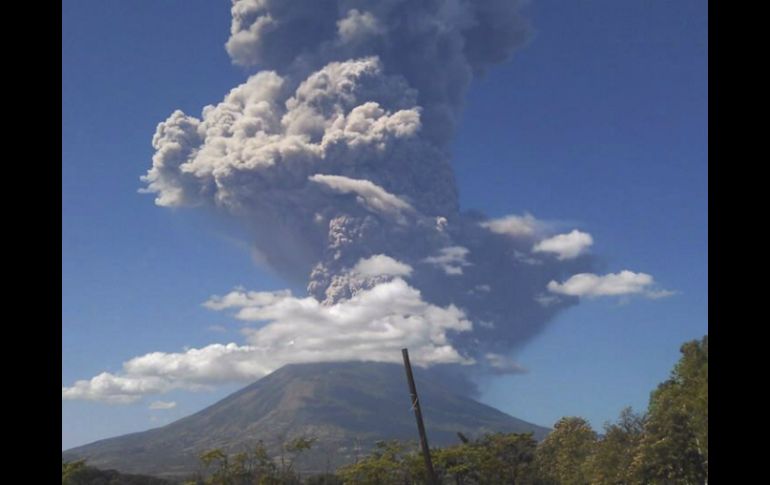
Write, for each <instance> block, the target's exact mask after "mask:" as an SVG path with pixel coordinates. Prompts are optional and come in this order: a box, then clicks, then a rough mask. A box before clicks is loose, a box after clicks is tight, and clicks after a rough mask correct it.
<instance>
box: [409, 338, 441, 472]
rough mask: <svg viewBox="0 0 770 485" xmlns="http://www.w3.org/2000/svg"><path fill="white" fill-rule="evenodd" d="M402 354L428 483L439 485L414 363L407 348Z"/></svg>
mask: <svg viewBox="0 0 770 485" xmlns="http://www.w3.org/2000/svg"><path fill="white" fill-rule="evenodd" d="M401 355H403V357H404V367H405V368H406V380H407V381H408V382H409V394H410V395H411V398H412V409H413V410H414V417H415V419H417V431H419V432H420V447H421V448H422V456H423V458H424V459H425V470H426V471H427V473H428V485H438V480H436V473H435V472H434V471H433V462H432V461H431V459H430V448H429V447H428V436H427V435H426V434H425V425H424V424H423V423H422V411H421V409H420V400H419V399H418V398H417V387H416V386H415V385H414V376H413V375H412V365H411V364H410V363H409V351H408V350H407V349H401Z"/></svg>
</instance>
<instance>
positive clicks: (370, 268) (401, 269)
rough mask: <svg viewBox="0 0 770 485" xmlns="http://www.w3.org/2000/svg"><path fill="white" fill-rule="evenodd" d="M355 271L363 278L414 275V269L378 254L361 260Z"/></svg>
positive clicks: (354, 268)
mask: <svg viewBox="0 0 770 485" xmlns="http://www.w3.org/2000/svg"><path fill="white" fill-rule="evenodd" d="M353 271H354V272H356V273H358V274H361V275H363V276H409V275H411V274H412V267H411V266H409V265H408V264H405V263H402V262H400V261H396V260H395V259H393V258H391V257H390V256H386V255H384V254H376V255H374V256H371V257H369V258H366V259H364V258H361V259H360V260H359V261H358V263H356V265H355V266H354V267H353Z"/></svg>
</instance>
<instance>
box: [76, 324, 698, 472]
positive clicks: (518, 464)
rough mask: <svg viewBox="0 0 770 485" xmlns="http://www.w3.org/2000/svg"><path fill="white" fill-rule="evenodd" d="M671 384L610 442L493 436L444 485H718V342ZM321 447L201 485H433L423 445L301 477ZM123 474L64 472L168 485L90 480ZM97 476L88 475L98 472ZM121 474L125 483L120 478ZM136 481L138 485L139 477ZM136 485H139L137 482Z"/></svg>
mask: <svg viewBox="0 0 770 485" xmlns="http://www.w3.org/2000/svg"><path fill="white" fill-rule="evenodd" d="M681 353H682V357H681V358H680V360H679V362H678V363H677V364H676V366H675V367H674V369H673V371H672V373H671V377H670V378H669V379H668V380H666V381H665V382H663V383H662V384H660V385H659V386H658V388H657V389H656V390H655V391H653V392H652V394H651V397H650V403H649V408H648V411H647V413H646V414H637V413H634V412H633V411H632V410H631V409H630V408H626V409H624V410H622V411H621V413H620V416H619V418H618V420H617V421H616V422H615V423H607V424H605V426H604V433H603V434H602V435H601V436H600V435H597V433H596V432H595V431H594V430H593V429H591V426H590V424H589V423H588V422H587V421H585V420H584V419H582V418H579V417H565V418H562V419H560V420H559V421H558V422H557V423H556V424H555V425H554V428H553V431H552V432H551V433H550V434H549V435H548V436H547V437H546V438H545V439H544V440H543V441H542V442H541V443H540V444H538V443H537V441H536V440H535V439H534V438H533V437H532V434H531V433H525V434H516V433H510V434H502V433H498V434H490V435H487V436H484V437H483V438H480V439H477V440H469V439H468V438H466V437H465V436H463V435H462V434H460V433H458V437H459V440H458V441H459V443H458V444H457V445H454V446H450V447H446V448H436V449H433V450H432V452H431V455H432V459H433V465H434V469H435V471H436V474H437V478H438V480H439V482H440V483H442V484H446V485H451V484H453V485H476V484H513V485H587V484H596V485H632V484H634V485H636V484H640V485H641V484H644V485H647V484H650V485H679V484H682V485H694V484H707V483H708V336H705V337H703V339H701V340H699V341H697V340H696V341H692V342H688V343H686V344H684V345H683V346H682V347H681ZM313 443H314V440H313V439H307V438H299V439H295V440H293V441H291V442H289V443H288V444H287V445H286V446H284V452H285V453H284V454H282V456H281V457H280V458H279V459H278V460H277V461H276V460H274V459H273V458H271V457H270V456H269V455H268V453H267V451H266V449H265V448H264V446H262V444H261V443H260V444H259V445H258V446H257V447H256V448H255V449H254V450H252V451H251V452H249V453H240V454H236V455H234V456H228V455H227V454H225V453H224V452H222V451H221V450H211V451H208V452H206V453H204V454H202V455H201V457H200V459H201V463H202V465H203V468H204V470H203V472H202V473H201V474H199V476H198V477H196V478H195V479H194V480H192V481H189V482H186V483H188V484H191V485H192V484H194V485H253V484H259V485H278V484H299V483H306V484H315V485H322V484H332V485H336V484H361V485H389V484H403V485H413V484H423V483H427V477H426V475H425V467H424V464H423V459H422V456H421V454H420V453H419V449H418V447H417V445H416V443H401V442H397V441H388V442H380V443H378V444H377V447H376V448H375V450H374V451H373V452H372V453H370V454H369V455H368V456H367V457H365V458H363V459H361V460H359V461H357V462H356V463H353V464H350V465H346V466H344V467H341V468H340V469H338V470H337V472H336V474H325V475H317V476H312V477H301V476H300V474H299V473H297V472H296V471H295V461H296V459H297V458H298V457H300V456H301V454H302V453H303V452H304V451H306V450H308V449H310V448H311V446H312V445H313ZM97 472H98V473H102V474H109V473H117V472H99V471H98V470H95V469H93V468H90V467H87V466H85V464H84V463H83V462H82V461H80V462H73V463H63V464H62V484H65V483H66V484H72V485H75V484H86V483H87V484H92V483H94V484H96V483H99V484H102V483H104V484H124V483H126V484H128V483H131V484H140V483H141V484H162V483H168V482H165V481H162V480H161V481H136V480H140V479H144V480H152V479H148V477H136V476H129V475H121V476H119V479H120V480H123V481H109V479H106V478H104V479H103V478H101V477H98V478H94V479H95V480H96V479H99V480H102V481H83V477H86V476H91V475H93V476H94V477H97ZM89 473H90V474H91V475H88V474H89ZM115 476H117V475H115ZM129 477H130V478H129ZM131 479H134V480H135V481H130V480H131Z"/></svg>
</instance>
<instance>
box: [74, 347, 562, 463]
mask: <svg viewBox="0 0 770 485" xmlns="http://www.w3.org/2000/svg"><path fill="white" fill-rule="evenodd" d="M415 380H416V383H417V390H418V392H419V395H420V401H421V404H422V410H423V416H424V419H425V427H426V430H427V433H428V440H429V443H430V445H431V446H446V445H451V444H456V443H459V439H458V435H457V433H458V432H461V433H463V434H464V435H465V436H468V437H471V438H473V437H478V436H481V435H483V434H485V433H492V432H516V433H528V432H531V433H533V435H534V437H535V438H536V439H538V440H540V439H542V438H543V437H544V436H545V435H546V434H547V433H548V431H549V430H548V429H547V428H544V427H541V426H537V425H535V424H532V423H528V422H526V421H522V420H520V419H517V418H514V417H513V416H510V415H508V414H505V413H503V412H501V411H499V410H497V409H495V408H492V407H490V406H487V405H485V404H482V403H480V402H478V401H475V400H474V399H471V398H470V397H467V396H468V394H470V389H468V388H465V389H463V388H458V386H459V385H458V384H457V383H456V382H454V381H451V382H450V381H448V380H447V379H442V378H440V376H439V375H438V374H435V373H433V372H432V371H431V370H424V369H420V368H416V369H415ZM297 437H314V438H316V442H315V444H314V446H313V448H312V449H311V450H310V451H309V452H306V453H305V454H304V455H303V456H302V457H301V460H298V461H297V462H296V466H297V468H298V469H301V470H303V471H306V472H312V473H318V472H326V471H333V470H334V469H335V468H336V467H338V466H340V465H342V464H346V463H350V462H353V461H354V460H356V459H357V458H359V457H362V456H363V455H365V454H366V453H367V452H368V451H369V450H371V449H372V447H373V446H374V445H375V443H376V442H377V441H380V440H389V439H398V440H405V441H413V442H417V440H418V437H417V428H416V425H415V420H414V415H413V413H412V410H411V407H410V401H409V394H408V389H407V384H406V378H405V374H404V369H403V367H402V366H400V365H397V364H383V363H372V362H344V363H318V364H292V365H286V366H284V367H282V368H280V369H278V370H276V371H275V372H273V373H271V374H269V375H267V376H265V377H263V378H262V379H259V380H258V381H256V382H254V383H253V384H250V385H248V386H246V387H245V388H243V389H241V390H240V391H237V392H235V393H233V394H231V395H230V396H228V397H226V398H224V399H222V400H221V401H219V402H217V403H215V404H213V405H211V406H209V407H207V408H205V409H203V410H202V411H199V412H197V413H195V414H193V415H190V416H187V417H185V418H182V419H180V420H178V421H175V422H173V423H170V424H168V425H165V426H163V427H160V428H155V429H151V430H148V431H143V432H140V433H132V434H127V435H123V436H118V437H115V438H109V439H105V440H100V441H96V442H94V443H90V444H87V445H84V446H80V447H77V448H72V449H69V450H66V451H64V452H62V459H63V460H67V461H69V460H74V459H81V458H85V459H87V462H88V464H89V465H91V466H95V467H98V468H102V469H116V470H119V471H121V472H126V473H138V474H146V475H156V476H166V477H174V476H176V477H180V476H184V475H188V474H190V473H194V472H195V471H196V470H198V469H199V468H198V467H199V462H198V455H199V454H200V453H201V452H202V451H205V450H210V449H213V448H220V449H222V450H224V451H226V452H228V453H238V452H242V451H247V450H249V449H253V448H254V446H255V445H256V444H257V443H259V442H260V441H261V442H262V443H263V444H264V445H265V446H266V447H267V449H268V451H269V452H270V453H271V454H273V455H274V456H277V455H278V454H279V453H280V450H281V447H282V445H283V444H284V443H287V442H288V441H289V440H291V439H294V438H297Z"/></svg>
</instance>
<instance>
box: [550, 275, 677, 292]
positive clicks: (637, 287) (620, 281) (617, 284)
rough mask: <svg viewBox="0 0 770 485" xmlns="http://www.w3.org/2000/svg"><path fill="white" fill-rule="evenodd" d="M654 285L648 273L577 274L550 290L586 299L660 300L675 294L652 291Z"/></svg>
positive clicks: (555, 284)
mask: <svg viewBox="0 0 770 485" xmlns="http://www.w3.org/2000/svg"><path fill="white" fill-rule="evenodd" d="M653 283H654V281H653V278H652V276H650V275H648V274H646V273H634V272H633V271H628V270H624V271H621V272H620V273H610V274H606V275H603V276H599V275H595V274H592V273H580V274H576V275H573V276H571V277H570V278H569V279H568V280H567V281H565V282H564V283H558V282H556V281H551V282H549V283H548V290H549V291H551V292H552V293H559V294H562V295H570V296H586V297H597V296H613V295H630V294H644V295H646V296H648V297H650V298H660V297H663V296H670V295H671V294H673V292H670V291H668V290H652V289H650V286H651V285H652V284H653Z"/></svg>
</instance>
